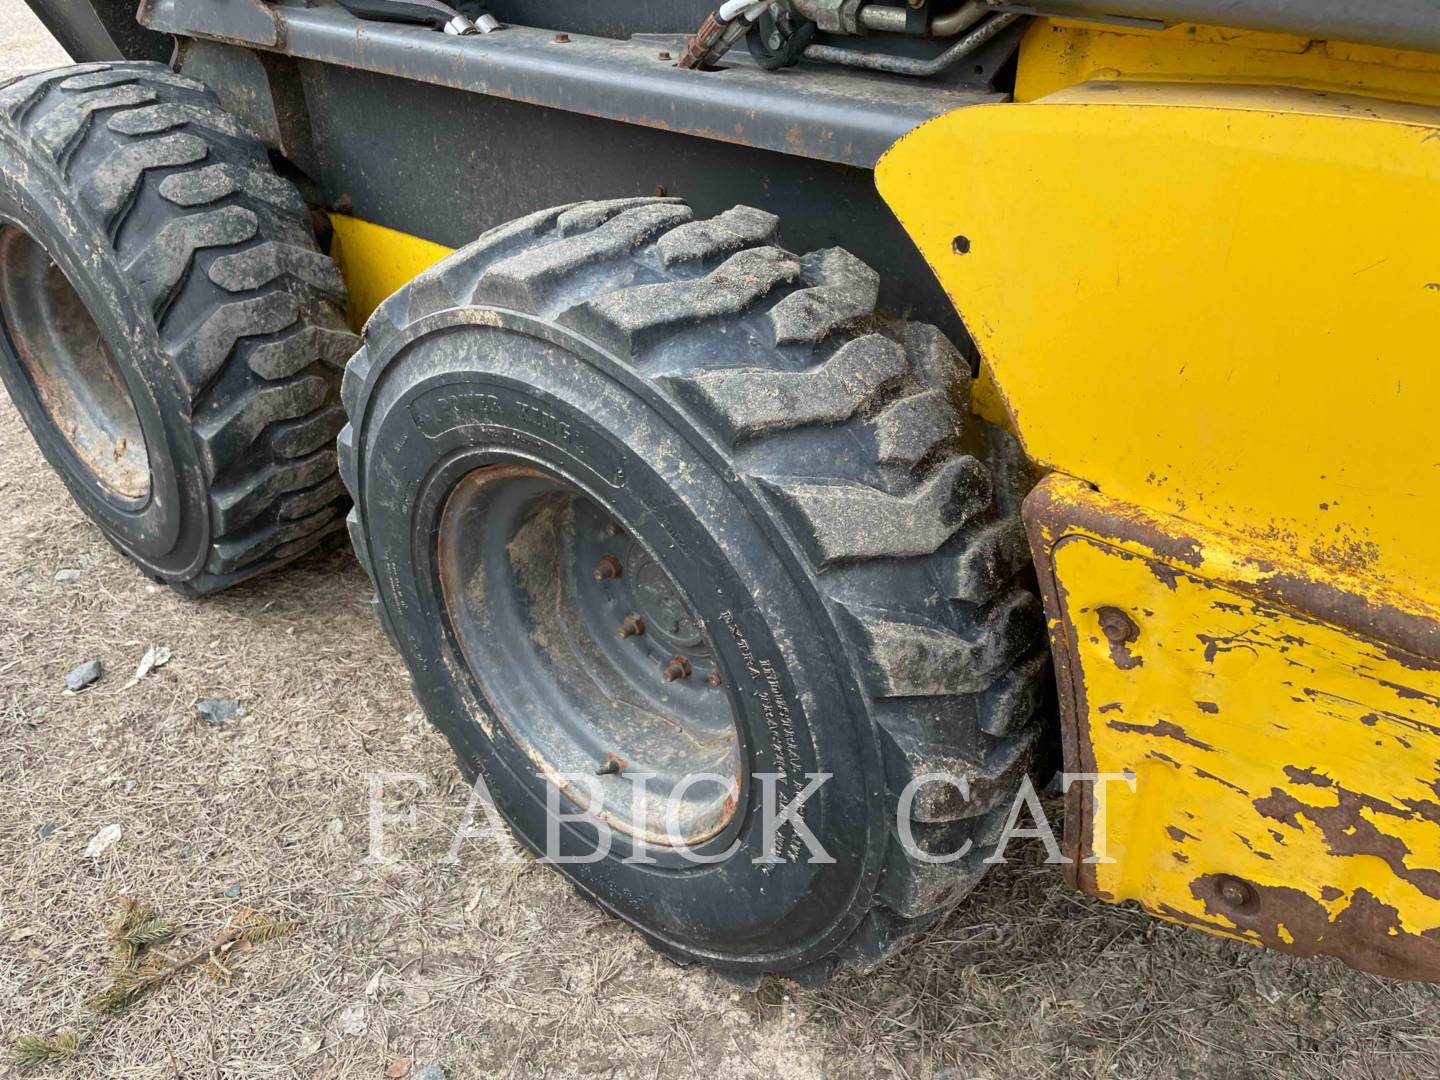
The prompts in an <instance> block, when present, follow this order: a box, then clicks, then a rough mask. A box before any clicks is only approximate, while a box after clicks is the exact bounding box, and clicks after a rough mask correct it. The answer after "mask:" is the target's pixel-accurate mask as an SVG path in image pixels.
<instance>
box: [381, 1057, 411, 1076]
mask: <svg viewBox="0 0 1440 1080" xmlns="http://www.w3.org/2000/svg"><path fill="white" fill-rule="evenodd" d="M385 1075H386V1076H387V1077H389V1080H404V1078H405V1077H407V1076H409V1075H410V1059H409V1058H406V1057H402V1058H396V1059H395V1060H394V1061H392V1062H390V1067H389V1068H388V1069H386V1070H385Z"/></svg>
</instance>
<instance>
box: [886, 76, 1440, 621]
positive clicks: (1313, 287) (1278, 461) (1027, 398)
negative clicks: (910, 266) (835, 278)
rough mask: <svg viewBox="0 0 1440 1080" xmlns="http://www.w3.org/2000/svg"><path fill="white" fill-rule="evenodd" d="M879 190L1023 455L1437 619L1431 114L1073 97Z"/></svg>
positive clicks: (1439, 496) (1280, 101)
mask: <svg viewBox="0 0 1440 1080" xmlns="http://www.w3.org/2000/svg"><path fill="white" fill-rule="evenodd" d="M1430 77H1431V78H1434V79H1435V80H1436V81H1437V85H1440V75H1432V76H1430ZM877 182H878V185H879V187H880V191H881V193H882V194H883V195H884V197H885V199H886V200H887V202H889V204H890V206H891V207H892V209H893V210H894V211H895V213H896V214H897V216H898V217H899V218H900V220H901V222H902V223H903V224H904V225H905V227H906V229H907V230H908V231H909V233H910V235H911V236H912V237H913V238H914V239H915V241H916V243H917V244H918V245H919V247H920V249H921V251H922V252H923V253H924V255H925V257H926V259H927V260H928V261H929V263H930V265H931V267H932V268H933V269H934V270H935V273H936V275H937V276H938V278H939V279H940V281H941V282H942V284H943V285H944V286H945V288H946V290H947V291H948V293H949V294H950V296H951V298H952V300H953V301H954V303H955V305H956V307H957V309H958V310H959V312H960V314H961V316H962V317H963V318H964V320H965V322H966V325H967V327H968V328H969V330H970V332H971V334H972V336H973V337H974V339H975V341H976V344H977V345H978V347H979V349H980V351H981V353H982V355H983V357H984V360H985V363H986V366H987V367H988V369H989V370H990V371H991V372H992V373H993V378H994V384H995V387H996V388H997V390H998V397H999V398H1001V399H1003V402H1004V404H1005V406H1006V408H1007V410H1008V413H1009V415H1010V418H1011V422H1012V424H1013V427H1014V428H1015V429H1016V430H1017V431H1018V434H1019V436H1020V438H1021V441H1022V443H1023V445H1024V446H1025V449H1026V451H1027V452H1028V453H1029V455H1030V456H1031V458H1032V459H1034V460H1036V461H1037V462H1038V463H1040V464H1041V465H1043V466H1046V467H1049V468H1054V469H1058V470H1060V471H1063V472H1065V473H1068V474H1070V475H1073V476H1078V477H1082V478H1084V479H1085V480H1088V481H1090V482H1091V483H1093V484H1096V485H1097V486H1099V487H1100V488H1101V489H1102V490H1104V491H1105V492H1106V493H1107V494H1110V495H1112V496H1114V497H1116V498H1118V499H1121V500H1123V501H1126V502H1129V503H1133V504H1135V505H1137V506H1145V507H1152V508H1154V509H1155V510H1157V511H1161V512H1164V513H1167V514H1173V515H1175V516H1177V517H1180V518H1182V519H1184V520H1186V521H1189V522H1192V523H1195V524H1205V523H1218V524H1220V525H1222V526H1223V528H1224V529H1226V530H1227V531H1229V532H1232V533H1233V534H1235V535H1237V536H1239V537H1243V538H1245V539H1247V540H1249V541H1251V542H1252V543H1253V544H1254V545H1255V546H1256V547H1257V548H1260V549H1264V550H1268V551H1271V552H1274V553H1276V554H1277V555H1283V556H1284V557H1287V558H1291V559H1294V560H1297V561H1299V562H1301V563H1306V564H1310V565H1313V566H1316V567H1318V568H1320V570H1321V571H1322V572H1323V573H1325V574H1328V575H1333V576H1334V577H1335V578H1337V579H1339V578H1344V579H1345V583H1344V587H1346V588H1350V589H1353V590H1358V591H1360V592H1361V593H1362V594H1364V595H1367V596H1373V597H1375V598H1376V599H1377V600H1378V599H1379V598H1380V596H1381V594H1382V593H1383V594H1385V596H1386V602H1389V603H1394V604H1396V605H1398V606H1400V607H1402V608H1405V609H1406V610H1409V611H1411V612H1414V613H1421V614H1434V613H1435V612H1436V611H1437V610H1440V606H1437V605H1440V543H1437V542H1436V537H1437V535H1440V439H1437V438H1436V437H1435V434H1434V432H1435V417H1434V411H1435V408H1436V403H1437V402H1440V364H1436V363H1435V362H1434V355H1433V354H1434V337H1435V330H1436V327H1437V326H1440V258H1437V255H1436V253H1437V252H1440V109H1435V108H1431V107H1428V106H1423V105H1410V104H1395V103H1388V102H1382V101H1378V100H1375V99H1358V98H1343V97H1337V96H1334V95H1322V94H1316V93H1312V92H1308V91H1302V90H1293V89H1284V88H1278V89H1269V88H1257V87H1237V86H1201V85H1189V84H1185V85H1179V84H1167V85H1152V84H1133V85H1132V84H1124V83H1119V84H1115V83H1112V84H1107V85H1104V86H1100V85H1082V86H1079V87H1075V88H1072V89H1070V90H1066V91H1063V92H1062V93H1061V94H1059V95H1056V96H1052V97H1050V98H1047V99H1045V100H1044V101H1041V102H1036V103H1032V104H1002V105H982V106H977V107H974V108H967V109H961V110H957V111H955V112H953V113H949V114H947V115H945V116H942V117H939V118H937V119H935V120H933V121H931V122H929V123H927V124H924V125H922V126H921V127H919V128H917V129H916V130H915V131H913V132H911V133H910V134H909V135H907V136H906V137H905V138H903V139H901V140H900V142H899V143H897V144H896V146H895V147H893V148H892V149H891V150H890V151H889V152H888V153H887V154H886V155H885V157H884V158H883V159H882V160H881V162H880V165H879V167H878V170H877ZM947 191H948V192H956V193H963V197H960V195H958V194H957V195H956V197H953V198H941V197H937V194H936V193H937V192H947ZM957 236H963V237H966V238H967V239H968V241H969V242H968V244H965V245H957V244H955V243H954V240H955V238H956V237H957ZM962 251H964V252H965V253H964V254H961V253H960V252H962Z"/></svg>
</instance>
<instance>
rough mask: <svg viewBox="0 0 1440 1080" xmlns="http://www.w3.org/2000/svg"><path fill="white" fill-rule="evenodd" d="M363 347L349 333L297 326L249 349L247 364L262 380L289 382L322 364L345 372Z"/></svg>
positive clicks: (356, 338) (323, 327)
mask: <svg viewBox="0 0 1440 1080" xmlns="http://www.w3.org/2000/svg"><path fill="white" fill-rule="evenodd" d="M359 345H360V338H359V337H358V336H357V335H355V334H352V333H350V332H349V331H348V330H332V329H330V328H328V327H325V326H316V325H309V326H297V327H294V328H292V329H290V330H286V331H284V332H283V333H281V334H280V335H279V336H278V337H275V338H273V339H272V340H269V341H259V342H255V343H254V344H252V345H250V346H249V351H248V352H247V353H246V355H245V363H246V365H247V366H248V367H249V368H250V370H251V371H253V372H254V373H255V374H256V375H258V376H260V378H262V379H267V380H275V379H288V378H290V377H291V376H292V375H298V374H299V373H300V372H302V371H304V370H305V369H306V368H308V367H309V366H310V365H311V364H315V363H319V364H323V365H325V366H326V367H327V368H333V369H335V370H337V371H343V370H344V369H345V362H346V361H347V360H349V359H350V357H351V356H352V355H353V354H354V352H355V350H356V349H357V348H358V347H359Z"/></svg>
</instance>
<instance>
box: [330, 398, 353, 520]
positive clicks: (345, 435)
mask: <svg viewBox="0 0 1440 1080" xmlns="http://www.w3.org/2000/svg"><path fill="white" fill-rule="evenodd" d="M335 453H336V456H337V457H338V458H339V460H340V482H341V483H343V484H344V485H345V490H346V491H347V492H349V494H350V498H351V500H354V498H355V429H354V428H353V427H352V426H351V425H350V423H349V422H348V421H347V422H346V424H345V426H344V427H342V428H341V429H340V434H339V435H336V436H335ZM352 531H353V530H352Z"/></svg>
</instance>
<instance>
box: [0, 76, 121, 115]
mask: <svg viewBox="0 0 1440 1080" xmlns="http://www.w3.org/2000/svg"><path fill="white" fill-rule="evenodd" d="M98 71H103V72H105V73H107V74H109V73H110V72H111V71H112V66H111V65H109V64H72V65H69V66H67V67H62V68H51V69H50V70H48V71H37V72H34V73H33V74H30V75H20V76H17V77H16V78H14V79H11V80H10V81H9V82H7V83H6V84H5V85H4V86H3V87H0V111H3V112H4V113H5V114H6V115H7V116H9V117H10V119H11V120H13V121H15V122H16V123H17V124H19V123H23V122H24V119H25V117H26V115H27V114H28V113H29V112H30V110H31V109H33V108H34V107H35V106H36V105H38V104H40V102H41V100H43V99H44V97H45V95H46V94H48V93H49V92H50V90H51V88H52V87H54V86H56V85H57V84H59V83H62V82H65V81H66V80H67V79H76V78H79V77H80V76H81V75H84V74H88V73H90V72H98ZM107 85H108V84H107Z"/></svg>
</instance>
